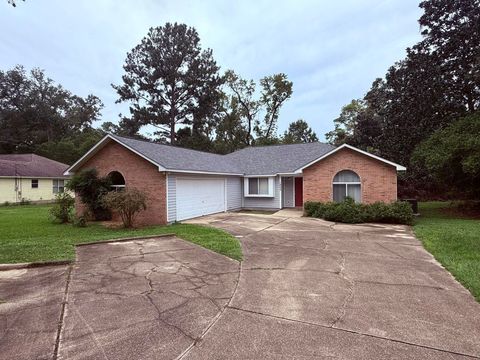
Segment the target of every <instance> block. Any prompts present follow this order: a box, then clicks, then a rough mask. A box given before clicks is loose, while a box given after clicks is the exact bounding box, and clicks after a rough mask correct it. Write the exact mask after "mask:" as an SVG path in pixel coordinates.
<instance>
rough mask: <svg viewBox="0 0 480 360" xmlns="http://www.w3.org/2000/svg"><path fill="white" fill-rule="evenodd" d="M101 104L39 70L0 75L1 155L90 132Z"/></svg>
mask: <svg viewBox="0 0 480 360" xmlns="http://www.w3.org/2000/svg"><path fill="white" fill-rule="evenodd" d="M102 106H103V105H102V103H101V101H100V100H99V99H98V98H97V97H96V96H93V95H88V96H87V97H86V98H82V97H79V96H76V95H73V94H72V93H71V92H69V91H68V90H65V89H64V88H63V87H62V86H61V85H56V84H55V83H54V82H53V80H51V79H49V78H48V77H47V76H46V75H45V74H44V72H43V71H42V70H40V69H33V70H32V71H30V72H29V73H27V72H26V70H25V69H24V68H23V67H22V66H16V67H15V68H13V69H11V70H8V71H0V153H23V152H35V151H36V150H37V147H38V146H39V145H40V144H43V143H46V142H55V141H58V140H59V139H63V138H67V137H72V136H74V135H76V134H79V133H81V132H82V131H84V130H86V129H88V128H91V125H92V122H93V121H95V120H97V119H98V118H99V116H100V110H101V108H102Z"/></svg>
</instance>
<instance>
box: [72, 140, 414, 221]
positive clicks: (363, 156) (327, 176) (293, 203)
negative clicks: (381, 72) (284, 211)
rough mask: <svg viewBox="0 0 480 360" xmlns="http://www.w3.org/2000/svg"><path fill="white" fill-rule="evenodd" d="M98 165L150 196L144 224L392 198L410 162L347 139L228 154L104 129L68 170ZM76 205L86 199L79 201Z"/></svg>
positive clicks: (142, 218)
mask: <svg viewBox="0 0 480 360" xmlns="http://www.w3.org/2000/svg"><path fill="white" fill-rule="evenodd" d="M88 168H95V169H97V170H98V172H99V174H100V175H102V176H107V175H110V176H111V178H112V182H113V187H117V188H118V187H124V186H126V187H128V186H131V187H135V188H138V189H140V190H142V191H144V192H145V193H147V195H148V204H147V206H148V209H147V210H146V211H144V212H142V213H141V214H140V216H139V218H138V222H139V223H140V224H143V225H146V224H166V223H170V222H174V221H180V220H185V219H189V218H193V217H197V216H202V215H206V214H212V213H217V212H222V211H230V210H238V209H281V208H288V207H302V206H303V203H304V202H305V201H322V202H327V201H342V200H343V199H344V198H345V197H346V196H350V197H352V198H354V199H355V201H357V202H364V203H372V202H376V201H383V202H392V201H395V200H396V199H397V171H404V170H406V169H405V167H403V166H401V165H398V164H395V163H393V162H391V161H388V160H385V159H383V158H380V157H378V156H375V155H373V154H370V153H368V152H365V151H362V150H360V149H357V148H355V147H353V146H350V145H346V144H345V145H341V146H338V147H334V146H332V145H329V144H324V143H320V142H315V143H307V144H292V145H273V146H261V147H248V148H245V149H242V150H238V151H235V152H233V153H230V154H227V155H218V154H211V153H205V152H201V151H196V150H190V149H184V148H179V147H175V146H170V145H162V144H155V143H150V142H147V141H140V140H134V139H129V138H124V137H120V136H116V135H110V134H109V135H107V136H105V137H104V138H103V139H102V140H100V141H99V142H98V143H97V144H96V145H95V146H94V147H93V148H92V149H90V151H88V152H87V153H86V154H85V155H84V156H83V157H82V158H81V159H79V160H78V161H77V162H76V163H75V164H73V165H72V166H71V167H70V168H69V169H68V170H67V171H66V172H65V175H71V174H73V173H75V172H78V171H81V170H83V169H88ZM77 211H78V212H82V204H81V203H80V202H79V201H77Z"/></svg>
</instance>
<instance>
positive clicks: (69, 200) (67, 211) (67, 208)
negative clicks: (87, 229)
mask: <svg viewBox="0 0 480 360" xmlns="http://www.w3.org/2000/svg"><path fill="white" fill-rule="evenodd" d="M73 204H75V199H74V198H73V197H72V196H71V195H70V194H69V193H60V194H57V195H56V196H55V203H54V204H53V206H52V207H51V209H50V215H51V216H52V218H53V219H54V221H56V222H59V223H61V224H65V223H68V222H69V221H70V219H71V218H72V213H73Z"/></svg>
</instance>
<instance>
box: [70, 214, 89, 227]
mask: <svg viewBox="0 0 480 360" xmlns="http://www.w3.org/2000/svg"><path fill="white" fill-rule="evenodd" d="M72 223H73V226H75V227H87V219H86V218H85V216H74V217H73V221H72Z"/></svg>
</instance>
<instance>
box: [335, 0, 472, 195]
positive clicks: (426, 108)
mask: <svg viewBox="0 0 480 360" xmlns="http://www.w3.org/2000/svg"><path fill="white" fill-rule="evenodd" d="M420 7H421V8H422V9H423V10H424V14H423V15H422V16H421V18H420V20H419V23H420V26H421V29H422V35H423V39H422V40H421V41H420V42H419V43H417V44H416V45H414V46H413V47H411V48H408V49H407V56H406V58H405V59H403V60H401V61H399V62H397V63H395V64H394V65H393V66H392V67H390V69H389V70H388V72H387V74H386V75H385V78H383V79H376V80H375V81H374V82H373V84H372V87H371V89H370V90H369V91H368V93H367V94H366V95H365V97H364V98H363V99H359V100H353V101H352V102H351V103H350V104H348V105H347V106H345V107H344V108H343V109H342V112H341V114H340V116H339V118H337V119H335V120H334V123H335V129H334V130H333V131H331V132H329V133H327V134H326V137H327V139H328V140H329V142H331V143H333V144H341V143H344V142H348V143H349V144H352V145H354V146H357V147H360V148H362V149H364V150H369V151H373V152H374V153H376V154H378V155H380V156H383V157H385V158H388V159H391V160H393V161H395V162H397V163H400V164H402V165H406V166H407V168H409V169H410V170H409V173H408V174H407V175H406V176H404V177H403V178H402V179H401V181H400V183H399V184H400V185H401V186H402V187H403V188H404V189H405V188H406V186H408V187H410V188H415V187H416V188H423V189H425V187H426V186H429V184H430V182H429V181H428V174H425V173H424V172H423V170H422V169H421V168H418V167H411V166H410V165H411V157H412V154H413V152H414V151H415V149H416V148H417V146H418V145H419V144H420V143H422V142H423V141H424V140H425V139H427V138H428V137H429V136H430V135H431V134H433V133H434V132H435V131H436V130H439V129H443V128H445V127H446V126H448V125H449V124H451V123H453V122H455V121H456V120H457V119H459V118H461V117H463V116H465V115H467V114H469V113H470V114H471V113H474V112H475V111H477V110H478V109H479V107H480V26H479V20H478V19H480V1H479V0H464V1H449V0H426V1H422V2H421V3H420ZM435 190H438V189H429V191H431V192H435Z"/></svg>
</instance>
